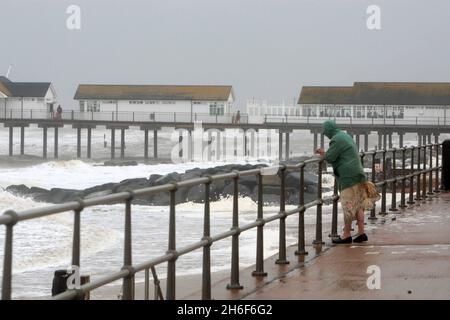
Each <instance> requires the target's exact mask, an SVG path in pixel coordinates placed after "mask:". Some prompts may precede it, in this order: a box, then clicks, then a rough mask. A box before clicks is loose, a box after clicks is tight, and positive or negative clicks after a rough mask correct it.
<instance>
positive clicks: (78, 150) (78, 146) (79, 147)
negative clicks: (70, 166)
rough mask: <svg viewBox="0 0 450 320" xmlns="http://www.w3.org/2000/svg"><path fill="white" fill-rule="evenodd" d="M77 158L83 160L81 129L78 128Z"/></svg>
mask: <svg viewBox="0 0 450 320" xmlns="http://www.w3.org/2000/svg"><path fill="white" fill-rule="evenodd" d="M77 158H81V128H77Z"/></svg>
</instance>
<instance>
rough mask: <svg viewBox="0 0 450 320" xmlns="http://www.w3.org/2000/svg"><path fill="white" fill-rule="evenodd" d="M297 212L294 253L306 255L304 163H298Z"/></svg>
mask: <svg viewBox="0 0 450 320" xmlns="http://www.w3.org/2000/svg"><path fill="white" fill-rule="evenodd" d="M298 198H299V204H298V205H299V208H300V210H299V212H298V244H297V245H298V246H297V250H296V251H295V254H296V255H306V254H308V252H307V251H306V250H305V164H304V163H302V164H301V165H300V185H299V197H298Z"/></svg>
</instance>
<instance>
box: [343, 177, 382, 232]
mask: <svg viewBox="0 0 450 320" xmlns="http://www.w3.org/2000/svg"><path fill="white" fill-rule="evenodd" d="M379 199H380V196H379V194H378V193H377V191H376V188H375V186H374V185H373V183H372V182H363V183H359V184H356V185H354V186H352V187H349V188H346V189H344V190H342V191H341V194H340V200H341V205H342V210H343V211H344V222H345V223H346V224H349V223H351V222H352V221H353V220H356V217H357V215H358V212H361V211H364V210H372V209H373V207H374V206H375V202H377V201H378V200H379Z"/></svg>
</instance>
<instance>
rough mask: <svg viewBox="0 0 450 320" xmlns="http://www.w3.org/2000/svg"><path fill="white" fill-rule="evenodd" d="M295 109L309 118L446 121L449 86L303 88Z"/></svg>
mask: <svg viewBox="0 0 450 320" xmlns="http://www.w3.org/2000/svg"><path fill="white" fill-rule="evenodd" d="M298 105H299V106H300V109H301V115H302V116H305V117H312V118H329V117H336V118H350V117H351V118H353V119H376V118H385V119H389V118H391V119H393V118H394V119H407V118H415V117H420V118H424V117H432V118H442V119H445V118H447V109H448V108H449V106H450V83H417V82H355V83H354V84H353V86H347V87H345V86H342V87H333V86H305V87H303V88H302V90H301V93H300V97H299V100H298Z"/></svg>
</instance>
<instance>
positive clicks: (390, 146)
mask: <svg viewBox="0 0 450 320" xmlns="http://www.w3.org/2000/svg"><path fill="white" fill-rule="evenodd" d="M389 149H392V133H389Z"/></svg>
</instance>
